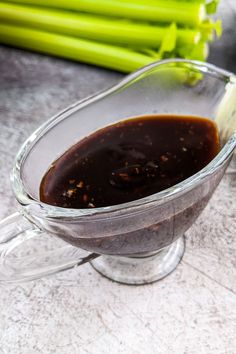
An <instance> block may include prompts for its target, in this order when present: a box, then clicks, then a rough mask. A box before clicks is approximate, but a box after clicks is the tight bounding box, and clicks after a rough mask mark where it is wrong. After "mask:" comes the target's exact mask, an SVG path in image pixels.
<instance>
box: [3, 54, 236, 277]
mask: <svg viewBox="0 0 236 354" xmlns="http://www.w3.org/2000/svg"><path fill="white" fill-rule="evenodd" d="M235 92H236V79H235V76H234V75H233V74H231V73H229V72H226V71H224V70H221V69H219V68H217V67H215V66H213V65H210V64H206V63H201V62H193V61H187V60H178V59H175V60H164V61H160V62H157V63H153V64H151V65H149V66H146V67H144V68H142V69H140V70H138V71H137V72H135V73H133V74H131V75H129V76H127V77H126V78H125V79H124V80H122V81H121V82H120V83H119V84H118V85H116V86H114V87H113V88H111V89H108V90H107V91H105V92H102V93H100V94H98V95H96V96H94V97H91V98H88V99H85V100H83V101H82V102H78V103H76V104H74V105H73V106H71V107H69V108H68V109H66V110H65V111H63V112H62V113H60V114H58V115H56V116H55V117H53V118H52V119H50V120H49V121H48V122H46V123H45V124H43V125H42V126H41V127H40V128H39V129H38V130H37V131H36V132H34V133H33V134H32V135H31V136H30V137H29V138H28V140H27V141H26V142H25V144H24V145H23V146H22V148H21V150H20V151H19V153H18V155H17V157H16V160H15V165H14V169H13V173H12V176H11V178H12V184H13V189H14V193H15V196H16V199H17V200H18V202H19V204H20V206H21V208H20V212H19V213H18V212H17V213H15V214H13V215H11V216H9V217H8V218H6V219H4V220H3V221H2V222H1V223H0V229H1V234H0V281H1V282H3V283H7V282H21V281H25V280H32V279H36V278H39V277H42V276H45V275H48V274H52V273H56V272H58V271H61V270H66V269H69V268H71V267H75V266H78V265H80V264H83V263H85V262H88V261H90V262H91V264H92V266H93V267H94V268H95V269H96V270H97V271H99V272H100V273H102V274H103V275H105V276H107V277H108V278H110V279H113V280H116V281H118V282H122V283H127V284H145V283H150V282H153V281H156V280H159V279H161V278H163V277H164V276H166V275H167V274H168V273H170V272H171V271H172V270H174V269H175V267H176V266H177V265H178V263H179V261H180V259H181V257H182V255H183V253H184V237H183V235H184V233H185V232H186V230H187V229H188V228H189V227H190V226H191V225H192V223H193V222H194V221H195V220H196V218H197V217H198V216H199V214H200V213H201V211H202V210H203V208H204V207H205V206H206V204H207V202H208V200H209V199H210V197H211V195H212V193H213V192H214V190H215V188H216V186H217V185H218V183H219V182H220V180H221V178H222V176H223V174H224V172H225V170H226V168H227V166H228V165H229V163H230V160H231V157H232V156H233V152H234V149H235V147H236V100H234V99H233V98H234V96H235ZM145 114H178V115H195V116H202V117H208V118H211V119H214V120H216V121H217V123H218V127H219V132H220V138H221V146H222V147H221V150H220V152H219V153H218V155H217V156H216V157H215V158H214V160H212V161H211V162H210V164H208V165H207V166H206V167H205V168H204V169H202V170H201V171H199V172H198V173H197V174H195V175H193V176H191V177H190V178H188V179H186V180H184V181H183V182H181V183H179V184H177V185H175V186H173V187H171V188H168V189H166V190H164V191H162V192H159V193H156V194H153V195H150V196H148V197H146V198H143V199H139V200H135V201H132V202H129V203H126V204H120V205H116V206H111V207H105V208H94V209H78V210H77V209H66V208H59V207H54V206H51V205H47V204H43V203H41V202H40V200H39V185H40V182H41V179H42V177H43V175H44V173H45V172H46V171H47V170H48V167H49V166H50V164H51V163H52V162H53V161H54V160H55V159H57V158H58V157H59V156H60V155H61V154H62V153H64V152H65V151H66V150H67V149H68V148H69V147H70V146H72V145H73V144H74V143H76V142H77V141H78V140H80V139H82V138H83V137H85V136H87V135H89V134H90V133H92V132H94V131H96V130H97V129H99V128H102V127H104V126H107V125H108V124H112V123H115V122H118V121H120V120H122V119H125V118H128V117H132V116H140V115H145ZM55 236H57V237H55ZM62 240H63V241H62ZM64 241H66V242H64Z"/></svg>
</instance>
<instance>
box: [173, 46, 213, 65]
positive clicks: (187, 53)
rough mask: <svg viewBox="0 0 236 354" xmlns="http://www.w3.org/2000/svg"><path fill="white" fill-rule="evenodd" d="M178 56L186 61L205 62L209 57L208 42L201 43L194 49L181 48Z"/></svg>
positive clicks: (178, 50) (178, 49)
mask: <svg viewBox="0 0 236 354" xmlns="http://www.w3.org/2000/svg"><path fill="white" fill-rule="evenodd" d="M177 55H178V56H180V57H181V58H185V59H192V60H200V61H205V60H206V59H207V57H208V55H209V46H208V44H207V43H206V42H199V43H198V44H196V45H195V46H194V47H191V46H189V47H188V46H185V47H179V48H177Z"/></svg>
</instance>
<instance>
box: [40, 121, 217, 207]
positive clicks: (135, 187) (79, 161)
mask: <svg viewBox="0 0 236 354" xmlns="http://www.w3.org/2000/svg"><path fill="white" fill-rule="evenodd" d="M219 149H220V143H219V136H218V131H217V127H216V125H215V123H214V122H213V121H212V120H209V119H206V118H201V117H191V116H189V117H188V116H175V115H170V116H168V115H163V116H161V115H150V116H142V117H136V118H132V119H127V120H124V121H121V122H119V123H117V124H114V125H110V126H107V127H105V128H103V129H100V130H98V131H96V132H95V133H93V134H91V135H90V136H88V137H86V138H84V139H83V140H81V141H79V142H78V143H77V144H75V145H73V146H72V147H71V148H70V149H69V150H68V151H66V152H65V153H64V154H63V155H62V156H61V157H60V158H59V159H57V160H56V161H55V162H53V163H52V165H51V167H50V168H49V170H48V171H47V173H46V174H45V176H44V177H43V179H42V182H41V186H40V199H41V201H43V202H45V203H47V204H51V205H55V206H61V207H64V208H76V209H78V208H94V207H104V206H111V205H116V204H121V203H125V202H129V201H133V200H136V199H140V198H143V197H146V196H148V195H151V194H153V193H157V192H159V191H161V190H164V189H166V188H169V187H171V186H173V185H175V184H177V183H179V182H181V181H183V180H184V179H186V178H188V177H190V176H192V175H194V174H195V173H197V172H198V171H199V170H201V169H202V168H203V167H205V166H206V165H207V164H208V163H209V162H210V161H211V160H212V159H213V158H214V157H215V156H216V155H217V153H218V152H219Z"/></svg>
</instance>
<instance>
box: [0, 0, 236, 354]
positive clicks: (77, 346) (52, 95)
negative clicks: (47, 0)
mask: <svg viewBox="0 0 236 354" xmlns="http://www.w3.org/2000/svg"><path fill="white" fill-rule="evenodd" d="M234 9H236V2H235V0H231V1H226V0H225V1H222V5H221V8H220V13H221V14H222V16H223V20H224V26H225V28H226V29H225V33H224V35H223V38H222V39H221V40H220V41H219V42H217V43H215V44H214V45H213V47H212V51H211V55H210V58H209V60H210V61H211V62H213V63H216V64H218V65H221V66H222V67H225V68H227V69H229V70H232V71H235V72H236V33H235V26H236V11H235V10H234ZM121 77H122V75H121V74H118V73H114V72H111V71H106V70H103V69H98V68H95V67H89V66H86V65H82V64H81V65H80V64H76V63H72V62H67V61H63V60H60V59H56V58H50V57H46V56H41V55H37V54H32V53H28V52H24V51H21V50H16V49H11V48H7V47H0V180H1V188H0V198H1V206H0V217H1V218H3V217H5V216H7V215H8V214H9V213H11V212H13V211H14V210H15V208H16V202H15V201H14V198H13V194H12V191H11V187H10V182H9V178H8V176H9V173H10V170H11V167H12V164H13V159H14V156H15V154H16V152H17V150H18V149H19V147H20V145H21V144H22V142H23V141H24V140H25V138H26V137H27V136H28V135H29V134H30V133H31V132H33V131H34V129H35V128H37V127H38V126H39V125H40V124H41V123H42V122H44V121H45V120H46V119H48V118H49V117H50V116H51V115H53V114H55V113H56V112H58V110H61V109H63V108H64V107H65V106H68V105H69V104H71V103H73V102H74V101H76V100H78V99H81V98H84V97H86V96H88V95H90V94H92V93H95V92H97V91H98V90H102V89H104V88H106V87H108V86H111V85H112V84H114V83H115V82H117V80H119V79H120V78H121ZM235 196H236V181H235V176H233V175H228V176H226V177H225V178H224V179H223V181H222V183H221V184H220V186H219V187H218V189H217V191H216V192H215V194H214V196H213V198H212V200H211V202H210V203H209V205H208V207H207V208H206V209H205V211H204V212H203V214H202V215H201V216H200V218H199V219H198V220H197V222H196V223H195V224H194V225H193V227H192V228H191V229H190V230H189V231H188V235H187V250H186V253H185V255H184V258H183V260H182V262H181V263H180V265H179V267H178V268H177V269H176V271H175V272H173V273H172V274H171V275H170V276H168V277H167V278H165V279H163V280H162V281H160V282H157V283H154V284H151V285H145V286H141V287H131V286H125V285H120V284H116V283H113V282H111V281H109V280H107V279H105V278H103V277H102V276H100V275H99V274H97V273H96V272H95V271H94V270H93V269H92V268H91V267H90V265H89V264H87V265H84V266H83V267H81V268H78V269H75V270H71V271H67V272H64V273H62V274H58V275H56V276H52V277H50V278H45V279H41V280H38V281H34V282H31V283H27V284H22V285H17V286H11V287H1V289H0V354H38V353H43V354H77V353H78V354H84V353H92V354H108V353H115V354H116V353H122V354H124V353H125V354H130V353H131V354H143V353H145V354H153V353H157V354H172V353H176V354H213V353H214V354H235V353H236V336H235V333H236V237H235V236H236V235H235V234H236V198H235Z"/></svg>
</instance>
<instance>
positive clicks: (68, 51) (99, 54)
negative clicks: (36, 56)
mask: <svg viewBox="0 0 236 354" xmlns="http://www.w3.org/2000/svg"><path fill="white" fill-rule="evenodd" d="M0 43H2V44H7V45H13V46H17V47H20V48H24V49H30V50H35V51H39V52H42V53H46V54H53V55H56V56H60V57H63V58H68V59H72V60H78V61H81V62H86V63H89V64H95V65H100V66H103V67H106V68H110V69H115V70H118V71H123V72H130V71H133V70H136V69H138V68H140V67H142V66H144V65H147V64H149V63H151V62H153V61H154V59H153V58H150V57H149V56H147V55H144V54H141V53H138V52H135V51H132V50H130V49H127V48H122V47H116V46H112V45H108V44H101V43H96V42H92V41H88V40H85V39H78V38H73V37H69V36H62V35H58V34H52V33H48V32H43V31H38V30H35V29H29V28H24V27H18V26H12V25H6V24H0Z"/></svg>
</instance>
